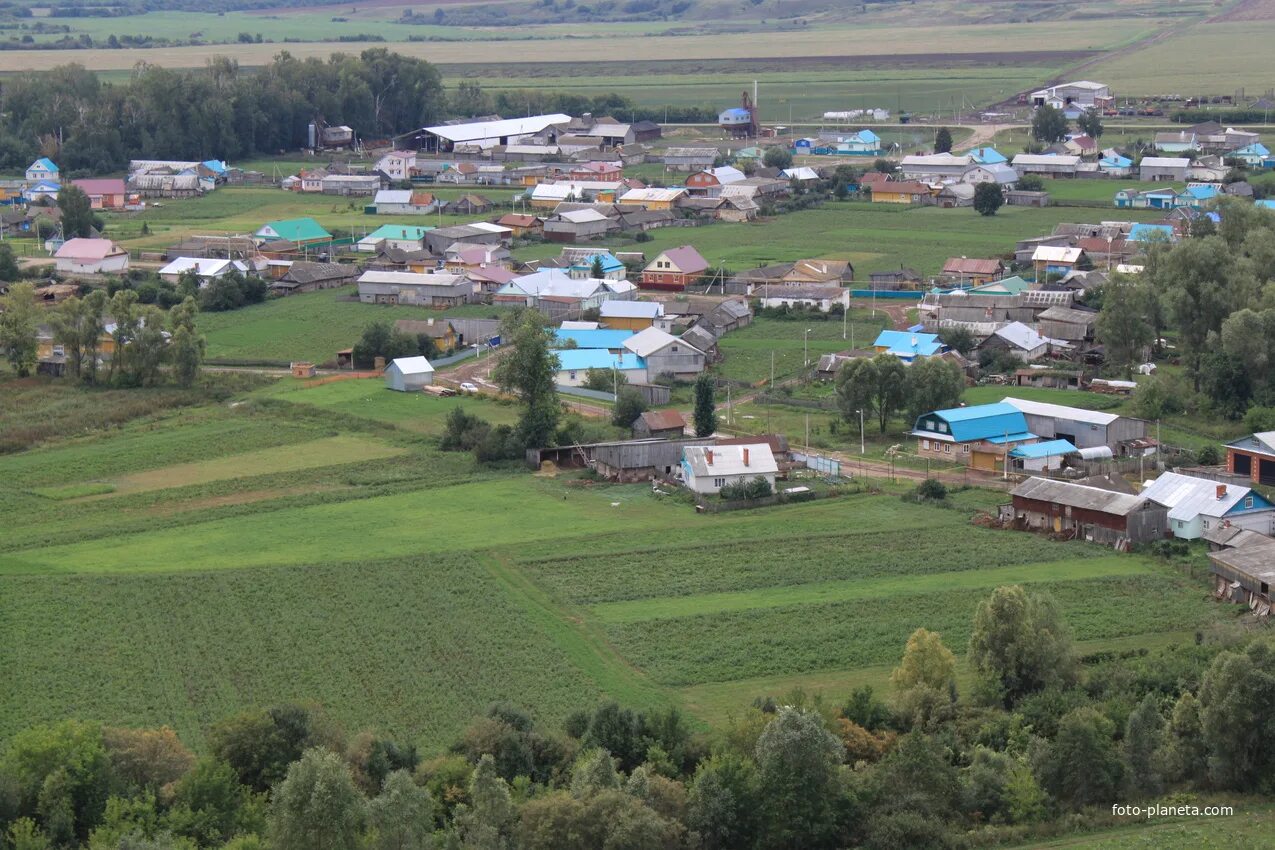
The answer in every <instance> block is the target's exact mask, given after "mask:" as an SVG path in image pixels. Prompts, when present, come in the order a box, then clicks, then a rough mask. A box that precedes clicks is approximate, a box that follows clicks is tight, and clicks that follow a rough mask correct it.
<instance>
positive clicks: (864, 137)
mask: <svg viewBox="0 0 1275 850" xmlns="http://www.w3.org/2000/svg"><path fill="white" fill-rule="evenodd" d="M856 135H857V136H858V137H859V141H861V142H879V141H881V137H880V136H878V135H877V134H876V133H874V132H872V131H871V130H860V131H859V132H858V133H857V134H856Z"/></svg>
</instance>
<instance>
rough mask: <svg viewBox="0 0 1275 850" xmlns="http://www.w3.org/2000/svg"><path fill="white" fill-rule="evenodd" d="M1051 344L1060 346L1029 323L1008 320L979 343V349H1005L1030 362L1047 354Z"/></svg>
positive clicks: (1060, 345) (1025, 361)
mask: <svg viewBox="0 0 1275 850" xmlns="http://www.w3.org/2000/svg"><path fill="white" fill-rule="evenodd" d="M1051 345H1055V346H1059V347H1062V346H1064V345H1065V343H1063V344H1059V343H1058V342H1057V341H1056V340H1051V339H1049V338H1048V337H1043V336H1041V335H1040V334H1039V333H1037V332H1036V331H1035V329H1034V328H1032V327H1031V326H1030V325H1025V324H1023V323H1022V322H1010V323H1009V324H1007V325H1004V326H1002V327H999V328H997V329H996V330H994V331H993V332H992V334H991V336H989V337H988V338H987V339H985V340H983V341H982V342H981V343H979V346H978V350H979V351H1006V352H1009V353H1010V354H1012V355H1013V356H1014V357H1017V358H1018V359H1019V360H1022V361H1023V362H1024V363H1030V362H1032V361H1033V360H1040V359H1042V358H1044V357H1046V356H1048V355H1049V352H1050V348H1051Z"/></svg>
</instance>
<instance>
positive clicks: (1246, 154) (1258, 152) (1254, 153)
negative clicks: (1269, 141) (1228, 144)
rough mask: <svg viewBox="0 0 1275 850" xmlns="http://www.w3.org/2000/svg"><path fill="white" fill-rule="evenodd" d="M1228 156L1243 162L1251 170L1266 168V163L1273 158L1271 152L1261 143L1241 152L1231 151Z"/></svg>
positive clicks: (1246, 146)
mask: <svg viewBox="0 0 1275 850" xmlns="http://www.w3.org/2000/svg"><path fill="white" fill-rule="evenodd" d="M1227 156H1229V157H1233V158H1235V159H1238V160H1241V161H1243V163H1244V164H1245V165H1247V166H1248V167H1249V168H1265V167H1266V161H1267V160H1269V159H1270V157H1271V151H1270V148H1268V147H1266V145H1264V144H1262V143H1261V142H1254V143H1253V144H1251V145H1245V146H1244V147H1242V148H1240V149H1239V150H1236V151H1231V152H1230V153H1229V154H1227Z"/></svg>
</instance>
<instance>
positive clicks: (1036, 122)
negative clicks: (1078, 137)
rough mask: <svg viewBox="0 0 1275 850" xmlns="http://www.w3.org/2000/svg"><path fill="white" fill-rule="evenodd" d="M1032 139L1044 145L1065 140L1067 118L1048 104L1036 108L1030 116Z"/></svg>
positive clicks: (1059, 110)
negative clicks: (1034, 112)
mask: <svg viewBox="0 0 1275 850" xmlns="http://www.w3.org/2000/svg"><path fill="white" fill-rule="evenodd" d="M1032 138H1033V139H1035V140H1036V141H1038V142H1042V143H1044V144H1046V145H1052V144H1053V143H1054V142H1060V141H1062V140H1063V139H1065V138H1067V116H1065V115H1063V114H1062V110H1061V109H1055V108H1054V107H1052V106H1050V105H1049V104H1045V105H1044V106H1038V107H1036V114H1035V115H1033V116H1032Z"/></svg>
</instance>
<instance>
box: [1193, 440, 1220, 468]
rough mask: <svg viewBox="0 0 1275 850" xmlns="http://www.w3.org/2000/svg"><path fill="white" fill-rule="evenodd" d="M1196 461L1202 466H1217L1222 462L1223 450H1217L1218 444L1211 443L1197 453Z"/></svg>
mask: <svg viewBox="0 0 1275 850" xmlns="http://www.w3.org/2000/svg"><path fill="white" fill-rule="evenodd" d="M1195 462H1196V463H1198V464H1199V465H1200V466H1217V465H1218V464H1219V463H1221V462H1222V456H1221V452H1219V451H1218V450H1217V446H1215V445H1213V444H1211V443H1210V444H1209V445H1207V446H1205V447H1204V448H1202V449H1200V451H1199V452H1197V453H1196V455H1195Z"/></svg>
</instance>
